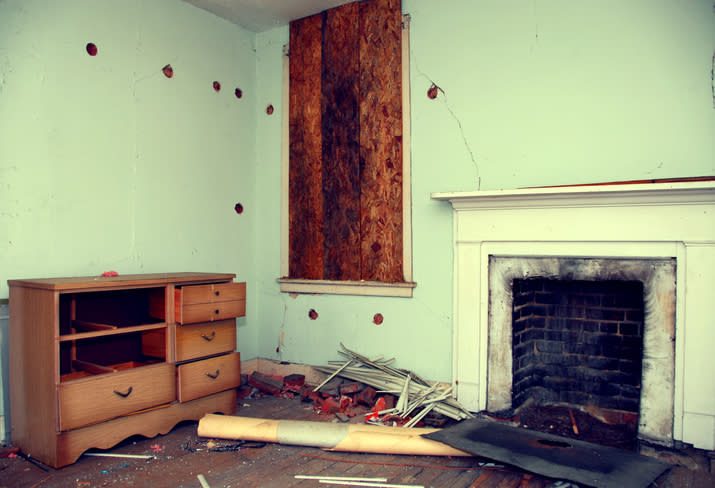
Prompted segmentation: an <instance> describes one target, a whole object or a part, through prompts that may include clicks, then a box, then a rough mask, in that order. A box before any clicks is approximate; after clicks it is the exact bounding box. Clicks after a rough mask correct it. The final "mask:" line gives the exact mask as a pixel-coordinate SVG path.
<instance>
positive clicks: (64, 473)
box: [0, 397, 715, 488]
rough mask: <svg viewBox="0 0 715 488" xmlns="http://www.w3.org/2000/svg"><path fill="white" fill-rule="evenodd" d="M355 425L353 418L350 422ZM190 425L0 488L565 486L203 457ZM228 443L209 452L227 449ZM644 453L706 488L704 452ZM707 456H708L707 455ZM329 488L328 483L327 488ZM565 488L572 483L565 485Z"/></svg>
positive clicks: (289, 454) (252, 451)
mask: <svg viewBox="0 0 715 488" xmlns="http://www.w3.org/2000/svg"><path fill="white" fill-rule="evenodd" d="M237 414H238V415H242V416H249V417H261V418H275V419H298V420H319V421H334V420H335V418H334V416H332V415H330V416H328V415H318V414H316V413H315V412H314V411H313V408H312V405H311V404H310V403H302V402H301V401H300V400H298V399H283V398H278V397H265V398H261V399H250V400H240V403H239V408H238V412H237ZM354 420H355V419H354ZM196 426H197V423H196V422H186V423H182V424H179V425H178V426H177V427H176V428H174V429H173V430H172V431H171V432H170V433H169V434H167V435H164V436H159V437H155V438H153V439H146V438H139V437H135V438H131V439H128V440H127V441H125V442H123V443H121V444H120V445H118V446H116V447H115V448H113V449H111V450H109V451H106V452H109V453H122V454H149V455H153V456H154V458H153V459H150V460H140V459H126V458H100V457H90V456H82V457H81V458H80V459H79V460H78V461H77V462H76V463H75V464H72V465H70V466H67V467H64V468H62V469H52V468H50V467H47V466H43V465H39V464H33V463H31V462H28V461H27V460H25V459H23V458H21V457H17V458H0V488H2V487H7V488H11V487H12V488H14V487H18V488H35V487H38V488H40V487H41V488H55V487H63V488H64V487H73V488H92V487H103V486H116V487H119V486H121V487H156V488H162V487H167V488H169V487H172V488H180V487H200V486H201V484H200V482H199V479H198V478H197V475H199V474H202V475H203V476H204V477H205V479H206V481H207V483H208V485H209V486H211V487H212V488H218V487H249V488H250V487H266V488H270V487H276V488H278V487H280V488H283V487H318V486H326V485H324V484H320V483H319V482H318V481H317V480H299V479H295V477H294V475H296V474H309V475H322V476H325V475H333V476H359V477H386V478H387V480H388V481H387V483H391V484H409V485H421V486H425V487H450V488H451V487H464V488H467V487H469V488H477V487H478V488H517V487H519V488H524V487H526V488H547V487H554V488H555V487H561V488H566V487H567V486H568V485H567V484H564V483H563V482H561V481H559V480H550V479H548V478H544V477H541V476H537V475H531V474H529V473H526V472H523V471H520V470H518V469H514V468H509V467H506V466H495V464H494V463H492V462H491V461H490V460H489V459H481V458H447V457H432V456H390V455H376V454H360V453H338V452H326V451H322V450H320V449H317V448H307V447H301V446H283V445H278V444H268V445H265V446H263V447H260V446H252V447H253V448H251V446H243V447H242V448H241V449H239V450H228V451H225V452H215V451H206V450H199V449H206V447H207V441H208V439H202V438H199V437H198V436H197V434H196ZM235 444H236V443H235V442H232V441H221V442H217V443H216V446H218V447H221V446H226V445H235ZM643 450H644V451H647V452H648V453H649V455H653V456H657V457H658V458H660V459H663V460H666V461H669V462H671V463H673V464H674V466H673V468H672V469H670V470H669V471H668V472H666V473H665V474H664V475H662V476H661V477H660V478H658V479H657V480H656V481H655V483H653V485H652V488H690V487H693V488H700V487H702V488H706V487H707V488H711V487H713V486H715V475H713V474H712V473H711V472H710V463H711V458H710V457H709V453H706V452H702V451H697V450H693V449H690V450H687V451H686V450H681V451H675V450H672V451H671V450H663V449H653V448H643ZM710 454H712V453H710ZM327 486H330V485H327ZM571 486H573V485H571Z"/></svg>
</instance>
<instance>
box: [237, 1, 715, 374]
mask: <svg viewBox="0 0 715 488" xmlns="http://www.w3.org/2000/svg"><path fill="white" fill-rule="evenodd" d="M403 11H404V12H405V13H409V14H410V15H411V19H412V21H411V36H410V37H411V50H410V56H411V79H412V137H413V140H412V171H413V179H412V190H413V239H414V278H415V281H417V283H418V285H417V288H416V289H415V293H414V298H412V299H400V298H357V297H342V296H329V295H322V296H311V295H301V296H298V297H291V296H289V295H285V294H280V293H279V292H278V286H277V284H276V283H275V278H276V277H278V276H279V274H280V268H279V257H280V249H279V229H280V200H279V198H278V196H279V194H278V192H277V191H278V178H279V175H280V171H279V168H280V147H279V145H280V137H281V132H280V124H279V120H278V117H275V116H274V119H273V120H270V121H263V120H262V117H261V115H260V111H259V122H258V138H257V154H258V165H257V172H258V182H259V187H260V188H263V189H266V191H265V192H261V193H260V194H259V195H258V196H257V199H258V206H259V207H260V208H261V212H262V213H261V217H260V221H261V224H260V225H259V226H258V229H259V234H260V235H259V237H258V238H259V243H258V245H257V249H260V253H259V256H257V259H258V260H259V266H258V276H257V282H256V288H257V293H258V299H259V302H260V303H259V310H258V314H259V315H258V317H257V321H258V323H259V324H260V333H259V334H258V333H257V332H256V331H254V332H253V333H248V332H247V333H245V334H244V336H246V337H248V336H249V335H250V337H251V339H253V338H254V337H256V339H257V340H258V345H257V354H258V355H259V356H262V357H269V358H275V359H281V360H286V361H297V362H307V363H311V364H322V363H325V362H326V361H328V360H332V359H337V358H338V356H337V354H336V350H337V349H338V348H339V343H340V342H341V341H342V342H343V343H344V344H345V345H346V346H347V347H350V348H352V349H355V350H357V351H359V352H362V353H364V354H367V355H377V354H384V355H386V356H388V357H393V356H394V357H396V358H397V359H398V365H399V366H400V367H404V368H408V369H412V370H413V371H415V372H417V373H418V374H420V375H422V376H424V377H426V378H429V379H433V380H441V381H450V380H451V368H452V335H451V334H452V294H451V293H452V248H451V246H452V243H451V238H452V237H451V236H452V220H451V209H450V207H449V205H448V204H445V203H438V202H434V201H431V200H430V198H429V194H430V192H435V191H459V190H475V189H477V181H478V180H477V177H478V176H479V177H481V189H483V190H488V189H498V188H516V187H523V186H538V185H561V184H577V183H592V182H606V181H616V180H629V179H643V178H667V177H679V176H700V175H713V174H715V137H714V135H715V109H714V108H713V107H714V105H713V104H714V103H715V100H713V94H712V89H713V88H712V79H711V69H712V56H713V50H714V49H715V15H714V13H713V4H712V2H711V1H709V0H708V1H705V0H702V1H695V0H689V1H687V2H672V1H665V0H662V1H651V0H638V1H636V0H631V1H628V2H624V1H622V0H613V1H603V2H587V1H573V0H563V1H557V0H549V1H546V0H544V1H538V0H534V1H522V0H518V1H517V0H491V1H485V0H479V1H476V0H451V1H450V2H441V3H439V2H433V1H428V0H403ZM287 37H288V33H287V29H277V30H274V31H270V32H267V33H264V34H260V35H258V36H257V43H256V44H257V50H258V51H257V53H258V68H257V69H258V79H259V80H260V89H259V102H258V103H259V105H261V104H265V103H267V102H269V101H270V102H271V103H273V104H274V105H276V107H278V106H279V101H280V82H281V80H280V76H279V63H280V58H281V49H280V47H281V45H282V44H283V43H286V42H287ZM432 82H434V83H436V84H437V85H438V86H439V87H441V89H442V90H443V92H444V93H440V94H439V96H438V97H437V99H436V100H430V99H429V98H428V97H427V96H426V92H427V90H428V88H429V87H430V85H431V84H432ZM279 112H280V110H279ZM263 119H265V117H263ZM311 308H313V309H315V310H316V311H317V312H318V313H319V317H318V319H317V320H310V319H309V318H308V311H309V310H310V309H311ZM378 312H379V313H382V314H383V315H384V317H385V321H384V323H383V324H382V325H380V326H376V325H374V324H373V323H372V317H373V315H374V314H375V313H378ZM256 334H257V335H256ZM277 348H278V349H277ZM277 350H278V351H279V352H276V351H277Z"/></svg>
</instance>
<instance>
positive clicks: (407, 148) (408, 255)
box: [277, 14, 417, 298]
mask: <svg viewBox="0 0 715 488" xmlns="http://www.w3.org/2000/svg"><path fill="white" fill-rule="evenodd" d="M409 26H410V16H409V15H408V14H403V16H402V36H401V55H402V143H403V146H402V271H403V276H404V281H401V282H383V281H364V280H361V281H347V280H346V281H333V280H311V279H299V278H287V276H288V275H289V263H290V242H289V235H290V234H289V233H290V227H289V225H290V224H289V205H290V201H289V200H290V199H289V184H290V182H289V169H290V147H289V144H290V107H289V103H290V64H289V63H290V60H289V53H290V48H289V46H283V94H282V99H283V101H282V104H283V110H282V119H281V130H282V133H283V138H282V144H281V146H282V147H281V276H282V277H281V278H278V280H277V281H278V283H279V284H280V291H281V292H284V293H311V294H314V293H327V294H336V295H362V296H386V297H404V298H410V297H412V292H413V289H414V288H415V287H416V286H417V283H415V282H414V281H413V278H412V185H411V179H412V178H411V176H412V174H411V139H410V124H411V119H410V59H409V53H410V45H409V39H410V36H409V33H410V29H409Z"/></svg>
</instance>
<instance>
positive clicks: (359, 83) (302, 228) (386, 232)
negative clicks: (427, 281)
mask: <svg viewBox="0 0 715 488" xmlns="http://www.w3.org/2000/svg"><path fill="white" fill-rule="evenodd" d="M401 24H402V13H401V6H400V0H365V1H362V2H355V3H351V4H347V5H343V6H341V7H337V8H334V9H331V10H327V11H325V12H322V13H320V14H317V15H314V16H311V17H306V18H304V19H300V20H297V21H294V22H291V24H290V114H289V124H290V128H289V131H290V136H289V137H290V150H289V151H290V154H289V157H290V170H289V277H290V278H303V279H316V280H340V281H345V280H351V281H359V280H366V281H384V282H401V281H403V280H404V276H403V254H402V253H403V241H402V231H403V229H402V225H403V216H402V198H403V195H402V151H403V148H402V93H401V91H402V86H401V84H402V73H401V63H402V60H401V29H402V27H401Z"/></svg>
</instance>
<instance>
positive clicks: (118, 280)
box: [8, 272, 236, 291]
mask: <svg viewBox="0 0 715 488" xmlns="http://www.w3.org/2000/svg"><path fill="white" fill-rule="evenodd" d="M235 277H236V275H235V274H233V273H199V272H180V273H147V274H127V275H118V276H75V277H69V278H38V279H18V280H8V285H10V287H13V286H16V287H24V288H39V289H44V290H54V291H69V290H82V289H102V288H124V287H152V286H165V285H177V284H182V285H183V284H187V285H189V284H201V283H212V282H217V281H230V280H232V279H233V278H235Z"/></svg>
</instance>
